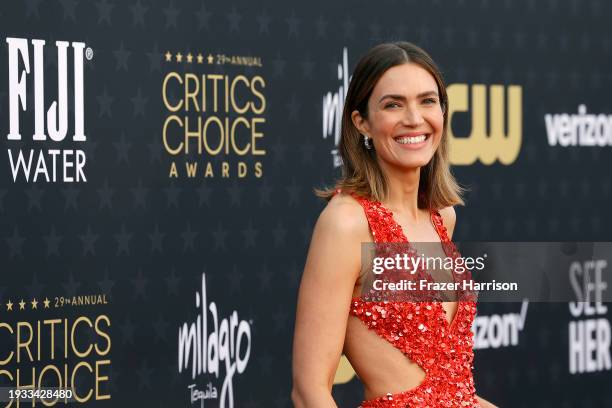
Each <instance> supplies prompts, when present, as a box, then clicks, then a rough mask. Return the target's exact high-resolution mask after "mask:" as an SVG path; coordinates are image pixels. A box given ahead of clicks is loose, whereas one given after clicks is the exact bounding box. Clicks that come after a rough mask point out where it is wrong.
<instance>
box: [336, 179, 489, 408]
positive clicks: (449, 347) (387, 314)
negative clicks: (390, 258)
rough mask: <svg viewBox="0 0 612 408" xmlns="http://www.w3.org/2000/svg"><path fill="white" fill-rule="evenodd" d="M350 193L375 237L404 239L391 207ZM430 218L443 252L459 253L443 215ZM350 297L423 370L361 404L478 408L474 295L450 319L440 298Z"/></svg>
mask: <svg viewBox="0 0 612 408" xmlns="http://www.w3.org/2000/svg"><path fill="white" fill-rule="evenodd" d="M338 192H339V191H338ZM353 197H354V198H355V199H356V200H357V201H358V202H359V203H360V204H361V205H362V206H363V208H364V211H365V214H366V217H367V219H368V223H369V225H370V229H371V232H372V235H373V237H374V241H375V242H377V243H384V242H404V243H408V240H407V238H406V236H405V235H404V233H403V231H402V228H401V226H400V225H399V224H398V223H397V222H396V221H395V220H394V218H393V213H392V212H391V211H389V210H387V209H386V208H385V207H383V206H382V204H381V203H380V202H376V201H371V200H368V199H366V198H363V197H360V196H357V195H354V194H353ZM431 219H432V222H433V225H434V227H435V229H436V231H437V233H438V235H439V236H440V240H441V242H442V246H443V248H444V251H445V252H446V254H447V256H457V255H458V252H457V249H456V247H455V246H454V244H453V243H452V241H450V239H449V238H448V233H447V231H446V228H445V227H444V224H443V222H442V217H441V215H440V214H439V213H438V212H437V211H432V212H431ZM351 302H352V304H351V309H350V313H351V314H352V315H354V316H356V317H358V318H359V319H361V320H362V321H363V322H364V323H365V324H366V326H367V327H368V328H369V329H370V330H373V331H375V332H376V333H377V334H378V335H379V336H380V337H382V338H384V339H385V340H387V341H388V342H390V343H391V344H392V345H393V346H394V347H396V348H397V349H399V350H401V351H402V353H404V355H406V357H407V358H409V359H410V360H412V361H414V362H415V363H417V364H418V365H419V366H420V367H421V368H422V369H423V371H424V372H425V379H424V380H423V382H422V383H421V384H420V385H418V386H417V387H416V388H413V389H410V390H407V391H404V392H401V393H395V394H391V393H388V394H387V395H383V396H380V397H378V398H375V399H372V400H368V401H363V402H362V403H361V405H360V407H361V408H400V407H401V408H408V407H410V408H413V407H419V408H425V407H428V408H438V407H445V408H455V407H462V408H465V407H470V408H474V407H479V404H478V401H477V399H476V397H475V389H474V380H473V376H472V369H473V366H472V363H473V359H474V352H473V334H472V331H471V326H472V321H473V320H474V316H475V314H476V302H475V299H474V300H469V301H463V300H461V301H459V302H458V305H457V310H456V313H455V315H454V317H453V319H452V321H451V322H450V323H449V322H448V320H447V318H446V312H445V311H444V308H443V307H442V304H441V303H440V302H438V301H428V302H396V301H369V300H366V299H364V296H361V297H358V298H353V299H352V301H351Z"/></svg>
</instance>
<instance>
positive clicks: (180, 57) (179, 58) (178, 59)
mask: <svg viewBox="0 0 612 408" xmlns="http://www.w3.org/2000/svg"><path fill="white" fill-rule="evenodd" d="M176 62H183V54H181V53H180V52H179V53H177V54H176Z"/></svg>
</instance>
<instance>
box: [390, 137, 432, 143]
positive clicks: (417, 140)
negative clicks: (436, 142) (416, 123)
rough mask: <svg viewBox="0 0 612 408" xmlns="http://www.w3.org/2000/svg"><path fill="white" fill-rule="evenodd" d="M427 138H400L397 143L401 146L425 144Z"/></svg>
mask: <svg viewBox="0 0 612 408" xmlns="http://www.w3.org/2000/svg"><path fill="white" fill-rule="evenodd" d="M426 138H427V136H425V135H419V136H407V137H398V138H397V139H395V141H396V142H397V143H399V144H415V143H421V142H423V141H424V140H425V139H426Z"/></svg>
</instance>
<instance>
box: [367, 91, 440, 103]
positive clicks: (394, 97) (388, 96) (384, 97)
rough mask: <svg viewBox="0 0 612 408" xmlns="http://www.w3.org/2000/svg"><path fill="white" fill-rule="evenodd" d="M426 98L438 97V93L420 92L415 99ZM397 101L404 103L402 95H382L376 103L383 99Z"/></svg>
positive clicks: (404, 98)
mask: <svg viewBox="0 0 612 408" xmlns="http://www.w3.org/2000/svg"><path fill="white" fill-rule="evenodd" d="M426 96H438V92H436V91H426V92H421V93H420V94H418V95H417V98H424V97H426ZM387 98H389V99H397V100H400V101H405V100H406V97H405V96H403V95H396V94H387V95H383V96H382V97H381V98H380V100H379V101H378V102H382V101H383V100H384V99H387Z"/></svg>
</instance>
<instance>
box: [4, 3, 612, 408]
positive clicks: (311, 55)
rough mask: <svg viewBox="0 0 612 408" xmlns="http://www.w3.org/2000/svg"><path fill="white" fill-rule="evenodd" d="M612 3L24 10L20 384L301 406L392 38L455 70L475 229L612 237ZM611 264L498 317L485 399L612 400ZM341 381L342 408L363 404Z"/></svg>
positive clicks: (7, 232)
mask: <svg viewBox="0 0 612 408" xmlns="http://www.w3.org/2000/svg"><path fill="white" fill-rule="evenodd" d="M611 16H612V5H611V4H609V3H608V2H605V1H597V0H588V1H577V0H574V1H561V0H550V1H535V0H515V1H492V0H474V1H464V0H456V1H439V0H437V1H433V0H432V1H427V2H423V1H413V0H408V1H388V0H384V1H378V2H365V1H357V2H349V1H336V2H323V1H315V2H313V1H309V2H298V3H295V2H294V3H292V2H264V3H259V2H251V1H242V0H234V1H206V2H201V1H195V0H181V1H179V0H162V1H152V0H136V1H134V0H129V1H118V0H99V1H85V0H57V1H56V0H49V1H41V0H24V1H13V2H4V3H3V4H2V6H0V27H1V29H0V33H1V38H0V40H1V41H0V43H1V46H0V139H1V140H2V144H1V149H0V150H2V151H1V152H0V260H1V262H0V277H1V280H0V387H16V386H18V385H19V386H31V387H42V386H47V387H58V386H61V387H74V391H75V395H74V399H75V401H74V402H71V404H72V405H71V406H74V407H79V406H84V407H89V406H92V407H113V408H115V407H136V406H138V407H145V406H146V407H171V408H175V407H251V408H253V407H262V408H263V407H266V408H268V407H278V408H280V407H289V406H291V401H290V398H289V394H290V390H291V344H292V337H293V325H294V315H295V304H296V295H297V289H298V285H299V280H300V276H301V272H302V268H303V265H304V261H305V257H306V251H307V249H308V243H309V240H310V235H311V232H312V227H313V225H314V223H315V221H316V217H317V215H318V213H319V212H320V210H321V209H322V208H323V205H324V203H323V202H321V201H320V200H318V199H317V198H316V197H315V196H314V194H313V193H312V188H313V187H322V186H324V185H329V184H331V183H332V182H333V180H334V179H335V178H336V177H337V176H338V175H339V157H338V156H337V154H336V153H337V150H336V148H337V144H338V140H339V126H340V123H339V117H340V113H341V110H342V107H343V99H344V95H345V92H346V89H347V86H348V82H349V80H350V73H351V71H352V69H353V68H354V66H355V64H356V62H357V60H358V58H359V56H360V55H362V54H363V53H364V52H365V51H366V50H367V49H368V48H370V47H371V46H373V45H375V44H377V43H380V42H385V41H393V40H405V41H410V42H413V43H415V44H417V45H420V46H422V47H423V48H424V49H426V50H427V51H428V52H429V53H430V54H431V55H432V57H433V58H434V60H436V61H437V62H438V63H439V65H440V66H441V69H442V71H443V73H444V75H445V79H446V82H447V84H448V92H449V96H450V114H451V116H450V131H449V137H450V138H451V150H452V157H451V158H452V162H453V165H454V166H453V170H454V172H455V174H456V176H457V178H458V180H459V181H460V182H461V183H462V184H463V185H465V186H467V187H468V188H469V189H470V190H469V193H468V194H467V196H466V199H467V206H466V207H463V208H457V214H458V224H457V228H456V231H455V237H454V238H455V240H457V241H612V233H611V231H612V213H611V208H612V206H611V204H612V171H611V169H612V167H611V163H612V105H611V98H610V97H609V94H610V90H611V89H612V58H611V57H612V33H611V32H610V28H609V27H610V25H609V22H610V17H611ZM593 262H595V263H591V264H581V265H583V267H584V268H583V271H587V270H588V271H590V273H586V272H585V273H580V274H573V275H572V274H571V273H570V271H568V270H560V271H559V273H558V279H561V280H565V281H567V280H568V279H571V277H572V276H573V277H574V278H575V282H574V281H572V282H574V283H575V285H574V288H575V296H574V298H573V300H575V301H588V303H567V302H557V303H544V302H530V301H529V300H527V299H526V300H525V301H522V302H511V303H482V304H481V305H480V308H479V311H478V317H477V318H476V321H475V325H474V331H475V346H476V351H475V353H476V357H475V371H474V373H475V381H476V389H477V391H478V394H480V395H482V396H484V397H486V398H487V399H489V400H492V401H493V402H495V403H497V404H498V405H499V406H501V407H542V408H544V407H610V406H612V389H611V388H610V383H611V382H612V371H611V370H612V364H611V362H610V353H611V346H610V338H611V336H610V318H611V314H612V312H611V310H610V305H609V304H606V303H598V302H596V300H597V297H596V294H597V293H598V291H599V293H601V291H602V290H608V291H609V290H612V274H611V273H610V268H612V265H607V264H605V265H604V264H597V263H596V260H593ZM597 271H598V272H597ZM577 276H579V277H580V279H578V278H576V277H577ZM606 285H607V288H606ZM602 288H603V289H602ZM339 374H342V375H339V377H338V381H337V384H336V385H335V386H334V389H333V393H334V397H335V398H336V400H337V402H338V405H339V406H340V407H355V406H357V405H358V404H359V402H360V401H361V400H362V398H363V390H362V387H361V385H360V383H359V381H358V380H357V378H356V377H355V376H354V375H353V374H352V372H351V371H350V369H346V368H343V369H342V370H341V373H340V372H339ZM0 404H2V406H4V405H5V404H8V403H6V402H5V403H0ZM50 404H51V406H63V405H65V402H64V400H58V401H53V402H51V403H50ZM7 406H12V407H19V406H21V407H26V406H32V404H31V403H25V402H21V403H20V404H17V402H14V403H13V404H12V405H7ZM36 406H43V405H42V403H41V401H37V402H36Z"/></svg>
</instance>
